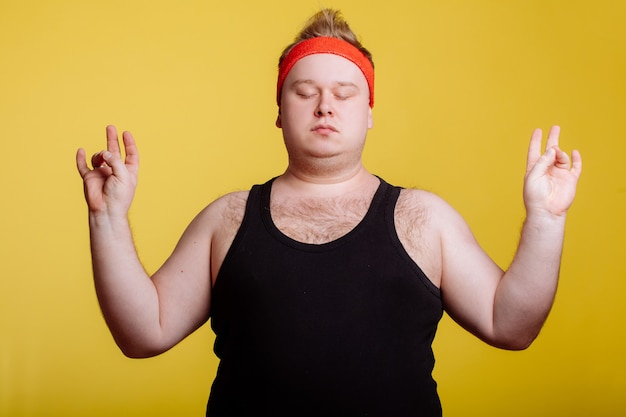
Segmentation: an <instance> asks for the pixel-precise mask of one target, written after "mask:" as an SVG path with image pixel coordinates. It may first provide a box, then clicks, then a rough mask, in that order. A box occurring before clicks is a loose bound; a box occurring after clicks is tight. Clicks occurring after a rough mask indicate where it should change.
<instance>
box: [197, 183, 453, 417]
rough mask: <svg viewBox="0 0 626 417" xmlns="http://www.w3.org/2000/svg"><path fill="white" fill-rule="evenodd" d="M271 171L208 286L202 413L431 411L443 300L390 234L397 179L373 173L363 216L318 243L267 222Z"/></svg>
mask: <svg viewBox="0 0 626 417" xmlns="http://www.w3.org/2000/svg"><path fill="white" fill-rule="evenodd" d="M272 182H273V180H270V181H268V182H267V183H266V184H264V185H255V186H254V187H253V188H252V190H251V191H250V194H249V197H248V202H247V206H246V211H245V215H244V218H243V221H242V224H241V226H240V228H239V231H238V232H237V235H236V237H235V239H234V241H233V244H232V246H231V247H230V249H229V251H228V253H227V255H226V258H225V259H224V262H223V264H222V267H221V269H220V271H219V274H218V277H217V281H216V283H215V286H214V288H213V292H212V299H211V317H212V318H211V326H212V328H213V330H214V331H215V334H216V340H215V353H216V355H217V356H218V357H219V359H220V365H219V369H218V372H217V376H216V379H215V381H214V383H213V387H212V389H211V395H210V397H209V403H208V407H207V416H212V417H214V416H219V417H224V416H273V417H275V416H290V417H295V416H325V417H329V416H342V417H346V416H384V417H402V416H407V417H408V416H411V417H418V416H428V417H431V416H440V415H441V405H440V403H439V397H438V395H437V390H436V383H435V381H434V380H433V379H432V376H431V372H432V369H433V366H434V357H433V353H432V349H431V343H432V341H433V338H434V336H435V331H436V328H437V324H438V322H439V320H440V318H441V316H442V313H443V307H442V302H441V297H440V292H439V289H438V288H437V287H436V286H434V285H433V284H432V282H431V281H430V280H429V279H428V278H427V277H426V276H425V275H424V273H423V272H422V270H421V269H420V268H419V267H418V266H417V264H415V263H414V262H413V261H412V260H411V258H410V257H409V255H408V254H407V252H406V251H405V250H404V248H403V246H402V244H401V243H400V240H399V238H398V236H397V234H396V230H395V226H394V208H395V204H396V201H397V199H398V195H399V193H400V188H398V187H392V186H391V185H389V184H387V183H386V182H384V181H383V180H381V183H380V186H379V187H378V189H377V191H376V193H375V195H374V197H373V199H372V202H371V204H370V207H369V210H368V212H367V214H366V215H365V217H364V218H363V220H362V221H361V222H360V223H359V224H358V225H357V226H356V227H355V228H354V229H352V230H351V231H350V232H349V233H347V234H346V235H344V236H342V237H340V238H339V239H337V240H334V241H332V242H329V243H324V244H319V245H318V244H307V243H302V242H298V241H295V240H293V239H291V238H289V237H287V236H286V235H284V234H283V233H281V232H280V231H279V230H278V228H277V227H276V226H275V225H274V223H273V222H272V218H271V215H270V209H269V207H270V192H271V187H272Z"/></svg>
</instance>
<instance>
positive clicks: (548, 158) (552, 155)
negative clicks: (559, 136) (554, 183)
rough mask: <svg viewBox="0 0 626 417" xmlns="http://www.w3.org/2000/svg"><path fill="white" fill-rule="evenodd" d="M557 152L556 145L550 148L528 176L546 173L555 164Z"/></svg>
mask: <svg viewBox="0 0 626 417" xmlns="http://www.w3.org/2000/svg"><path fill="white" fill-rule="evenodd" d="M556 153H557V150H556V149H555V147H550V148H548V149H547V150H546V152H545V153H544V154H543V155H541V157H540V158H539V159H538V160H537V162H536V163H535V165H534V166H533V167H532V169H531V170H530V172H529V173H528V177H535V176H541V175H543V174H545V173H546V172H547V171H548V169H549V168H550V167H551V166H553V165H554V163H555V161H556Z"/></svg>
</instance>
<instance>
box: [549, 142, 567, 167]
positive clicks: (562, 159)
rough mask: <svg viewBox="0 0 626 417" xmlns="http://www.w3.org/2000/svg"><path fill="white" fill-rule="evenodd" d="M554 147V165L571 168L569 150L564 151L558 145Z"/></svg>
mask: <svg viewBox="0 0 626 417" xmlns="http://www.w3.org/2000/svg"><path fill="white" fill-rule="evenodd" d="M552 148H553V149H554V151H555V152H556V155H555V158H554V165H555V166H556V167H557V168H562V169H570V160H569V156H568V155H567V152H563V151H562V150H561V148H559V147H558V146H553V147H552Z"/></svg>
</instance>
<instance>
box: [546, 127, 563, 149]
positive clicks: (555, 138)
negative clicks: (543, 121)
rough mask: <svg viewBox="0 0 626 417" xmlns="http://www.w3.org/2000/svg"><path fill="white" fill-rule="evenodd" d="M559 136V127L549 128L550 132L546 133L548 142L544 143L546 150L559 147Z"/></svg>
mask: <svg viewBox="0 0 626 417" xmlns="http://www.w3.org/2000/svg"><path fill="white" fill-rule="evenodd" d="M560 134H561V127H560V126H556V125H555V126H552V127H551V128H550V132H549V133H548V142H547V143H546V150H548V149H550V148H552V147H554V146H559V135H560Z"/></svg>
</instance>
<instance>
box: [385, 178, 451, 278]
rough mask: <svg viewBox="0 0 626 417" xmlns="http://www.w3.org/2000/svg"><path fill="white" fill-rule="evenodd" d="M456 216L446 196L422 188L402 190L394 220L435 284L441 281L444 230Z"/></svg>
mask: <svg viewBox="0 0 626 417" xmlns="http://www.w3.org/2000/svg"><path fill="white" fill-rule="evenodd" d="M456 217H457V214H456V212H455V210H454V209H453V208H452V207H451V206H450V205H449V204H448V203H447V202H446V201H445V200H444V199H442V198H441V197H439V196H438V195H437V194H435V193H432V192H429V191H426V190H422V189H416V188H406V189H403V190H402V191H401V193H400V196H399V198H398V202H397V203H396V209H395V218H394V221H395V226H396V231H397V233H398V237H399V239H400V242H401V243H402V245H403V246H404V248H405V250H406V251H407V253H408V254H409V256H410V257H411V258H412V259H413V260H414V261H415V263H417V264H418V265H419V266H420V268H421V269H422V270H423V271H424V273H425V274H426V276H427V277H428V278H429V279H430V280H431V281H432V282H433V284H435V285H436V286H440V284H441V276H442V265H443V258H442V257H443V253H442V241H443V239H444V236H445V229H446V228H447V227H448V226H447V225H448V224H449V223H451V222H452V223H454V222H455V221H456V220H455V219H456Z"/></svg>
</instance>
